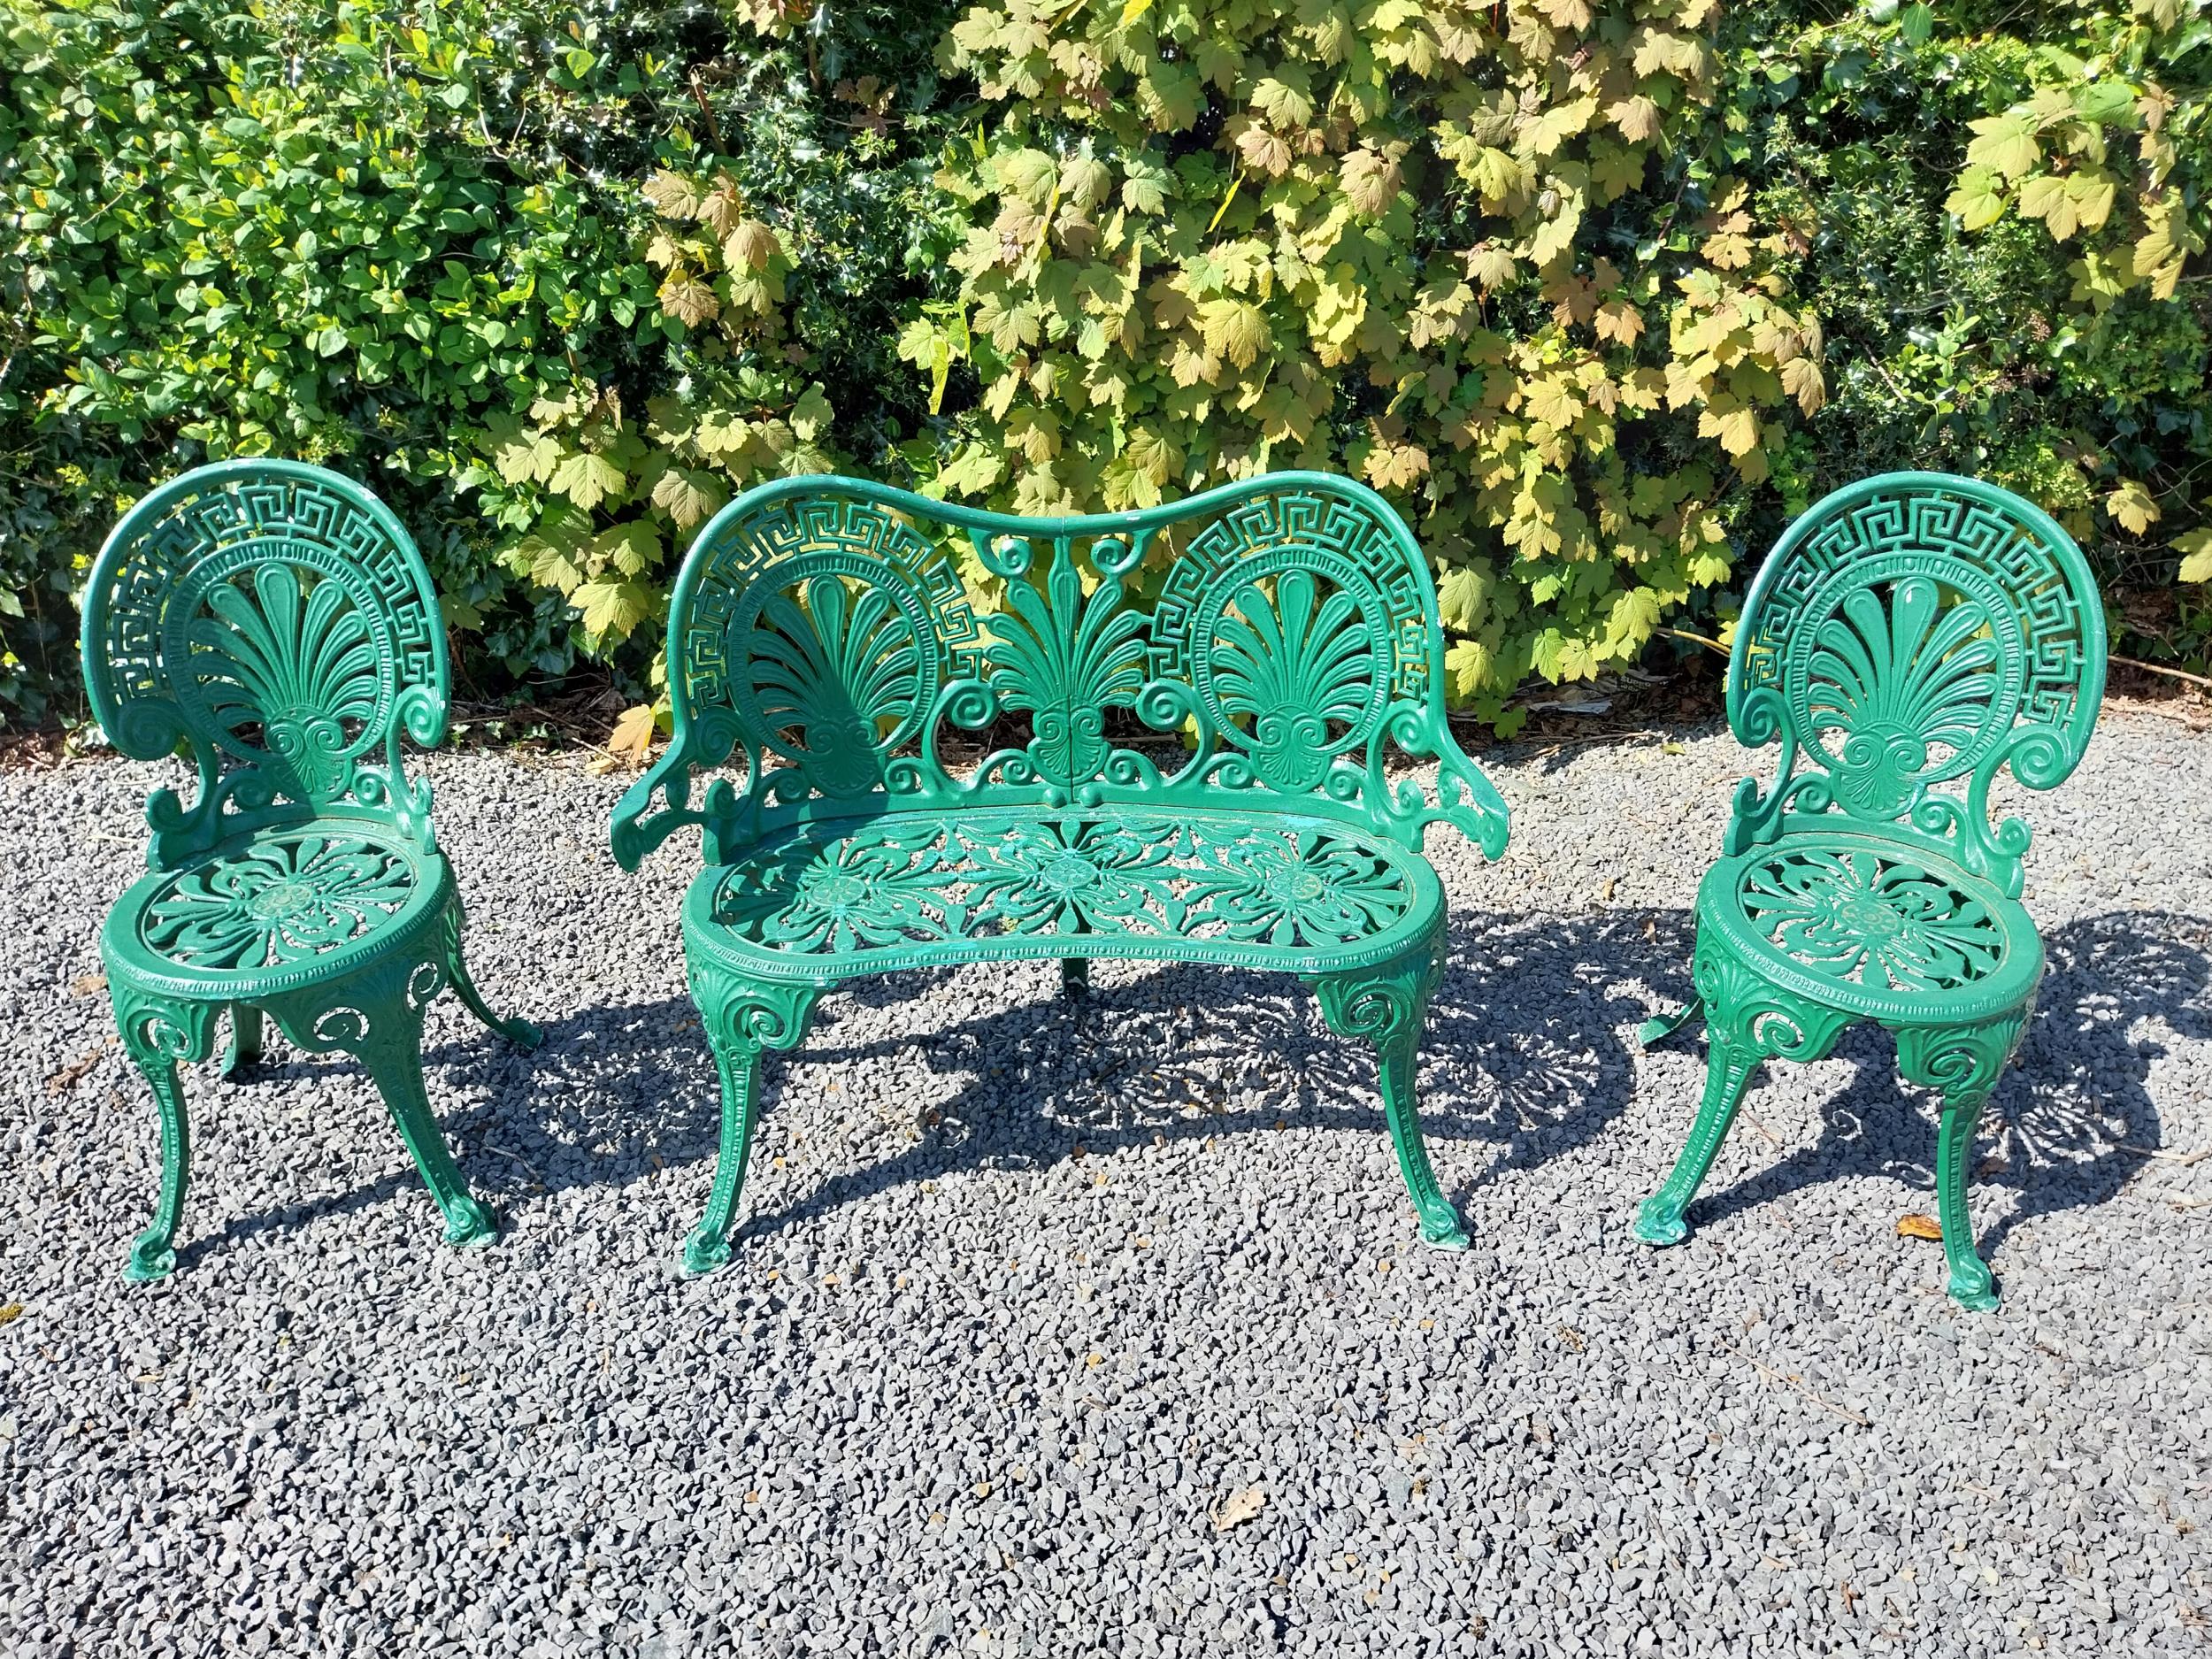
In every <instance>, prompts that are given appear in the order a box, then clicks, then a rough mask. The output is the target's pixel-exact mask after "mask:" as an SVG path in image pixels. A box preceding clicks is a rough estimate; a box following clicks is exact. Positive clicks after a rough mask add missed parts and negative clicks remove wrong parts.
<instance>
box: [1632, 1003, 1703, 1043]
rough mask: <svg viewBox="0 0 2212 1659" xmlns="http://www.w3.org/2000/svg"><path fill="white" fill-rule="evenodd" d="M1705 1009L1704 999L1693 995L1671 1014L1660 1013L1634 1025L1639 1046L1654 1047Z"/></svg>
mask: <svg viewBox="0 0 2212 1659" xmlns="http://www.w3.org/2000/svg"><path fill="white" fill-rule="evenodd" d="M1704 1011H1705V999H1704V998H1703V997H1701V996H1694V997H1692V998H1691V999H1690V1000H1689V1001H1688V1002H1686V1003H1684V1004H1683V1006H1682V1008H1681V1009H1680V1010H1678V1012H1675V1013H1672V1014H1661V1015H1658V1016H1657V1017H1655V1018H1651V1019H1647V1020H1646V1021H1645V1022H1644V1023H1643V1024H1642V1025H1639V1026H1637V1027H1636V1043H1637V1046H1638V1047H1639V1048H1657V1047H1658V1046H1659V1045H1660V1044H1661V1043H1663V1042H1664V1041H1666V1040H1667V1039H1668V1038H1670V1037H1671V1036H1673V1035H1674V1033H1676V1032H1678V1031H1680V1030H1681V1029H1682V1028H1683V1027H1684V1026H1685V1025H1688V1024H1689V1023H1690V1022H1691V1021H1692V1020H1694V1019H1695V1018H1697V1017H1698V1016H1699V1015H1701V1014H1702V1013H1703V1012H1704Z"/></svg>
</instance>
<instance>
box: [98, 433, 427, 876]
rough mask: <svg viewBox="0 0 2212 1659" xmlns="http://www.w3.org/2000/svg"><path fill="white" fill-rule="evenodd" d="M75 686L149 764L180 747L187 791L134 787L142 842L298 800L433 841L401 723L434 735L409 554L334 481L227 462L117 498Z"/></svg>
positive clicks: (244, 821)
mask: <svg viewBox="0 0 2212 1659" xmlns="http://www.w3.org/2000/svg"><path fill="white" fill-rule="evenodd" d="M83 649H84V670H85V684H86V686H87V687H88V689H89V691H90V694H91V698H92V709H93V712H94V714H95V715H96V717H97V718H98V719H99V722H100V725H101V726H102V727H103V729H104V730H105V731H106V733H107V734H108V736H109V738H110V739H111V741H113V742H114V744H115V746H116V747H117V748H118V749H121V750H122V751H123V752H124V753H125V754H127V755H130V756H133V757H135V758H138V759H141V760H151V759H155V758H157V757H160V756H163V755H166V754H168V753H170V752H171V751H173V749H175V748H176V747H177V745H178V744H179V743H180V742H181V743H184V744H188V746H189V747H190V749H191V751H192V755H193V757H194V759H195V761H196V763H197V765H198V769H199V774H200V788H199V794H198V796H197V798H196V801H195V802H194V803H193V805H192V806H191V808H190V809H189V810H186V809H185V808H184V807H183V806H182V805H181V803H180V802H179V801H178V799H177V796H176V795H175V792H174V791H173V790H166V789H165V790H163V791H161V792H160V793H159V794H158V795H156V796H155V797H154V799H153V800H152V801H151V802H150V803H148V808H147V817H148V820H149V822H150V823H151V824H152V826H153V827H154V831H155V836H154V849H153V858H154V862H155V863H156V864H157V865H166V864H174V863H176V862H177V861H179V860H180V859H181V858H185V857H188V856H192V855H193V854H196V853H198V852H201V851H204V850H205V849H208V848H209V847H211V846H213V845H214V844H215V843H216V842H217V841H220V840H221V839H222V838H223V837H224V836H226V835H227V834H232V833H238V832H239V831H241V830H244V829H249V828H251V827H252V826H254V825H256V824H257V823H262V822H267V821H271V820H273V819H277V818H283V817H285V816H288V815H289V816H299V815H302V814H303V813H320V812H325V811H329V810H335V811H338V812H342V813H351V814H355V815H365V816H370V817H375V818H381V819H384V820H387V821H389V822H392V823H395V824H396V825H398V826H400V827H401V828H402V829H403V830H405V831H407V832H408V833H412V834H414V835H416V836H418V837H419V839H420V840H421V841H422V842H423V844H424V845H426V846H428V845H432V844H433V843H432V842H431V840H430V826H429V790H428V787H427V786H416V785H411V784H410V782H409V780H408V779H407V776H406V772H405V771H404V769H403V765H402V762H401V756H400V734H401V733H403V732H404V733H406V734H407V735H408V736H409V737H411V738H412V739H414V741H417V742H419V743H422V744H426V745H427V744H434V743H436V742H437V741H439V739H440V738H441V737H442V736H443V735H444V732H445V718H446V695H447V675H446V646H445V627H444V624H443V620H442V617H441V615H440V613H439V610H438V600H437V594H436V591H435V590H434V588H433V587H432V586H431V581H430V573H429V572H428V571H427V570H426V568H425V567H424V565H423V562H422V556H421V554H420V553H419V552H418V551H417V550H416V549H415V544H414V542H413V541H412V540H411V538H410V537H409V536H408V534H407V532H406V531H405V530H404V529H403V528H402V527H401V526H400V523H399V520H398V519H396V518H394V517H393V516H392V514H391V512H390V511H388V509H387V508H386V507H385V506H384V504H383V503H381V502H380V501H378V500H377V498H376V497H375V496H374V495H371V494H370V493H369V492H368V491H367V490H365V489H364V488H361V486H359V485H358V484H356V483H354V482H353V481H352V480H350V479H347V478H342V477H341V476H340V475H339V474H337V473H335V472H328V471H326V470H325V469H324V468H322V467H319V466H309V465H303V464H302V463H299V462H294V461H270V460H256V461H226V462H221V463H219V464H217V465H212V466H204V467H200V468H197V469H196V470H194V471H192V472H187V473H185V474H184V475H183V476H181V477H180V478H177V479H173V480H171V481H170V482H168V483H166V484H165V485H163V486H162V487H161V488H158V489H157V490H155V491H154V492H153V493H152V494H151V495H148V496H147V497H146V498H145V499H144V500H143V501H142V502H140V503H138V504H137V505H136V506H135V507H134V508H132V509H131V511H129V512H127V513H126V514H125V515H124V517H123V519H122V522H121V523H119V524H118V525H117V526H115V530H114V533H113V534H111V535H110V536H109V537H108V539H107V542H106V545H105V546H104V547H103V548H102V549H100V557H99V558H98V560H97V561H96V563H95V564H94V565H93V568H92V579H91V582H90V584H89V586H88V588H87V589H86V593H85V597H84V631H83Z"/></svg>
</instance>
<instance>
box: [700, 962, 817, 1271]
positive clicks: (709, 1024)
mask: <svg viewBox="0 0 2212 1659" xmlns="http://www.w3.org/2000/svg"><path fill="white" fill-rule="evenodd" d="M818 995H820V991H819V987H815V986H810V985H790V984H783V983H778V982H773V981H766V980H758V979H748V978H746V977H745V976H744V975H742V974H737V973H732V972H728V971H727V970H726V969H723V968H721V967H719V966H718V965H717V964H712V963H707V964H700V963H697V962H695V963H693V964H692V967H691V996H692V1001H693V1002H695V1003H697V1004H698V1008H699V1020H700V1024H701V1025H703V1026H704V1027H705V1028H706V1033H707V1041H708V1043H709V1045H710V1047H711V1048H713V1050H714V1064H715V1070H716V1071H717V1072H718V1075H719V1077H720V1079H721V1084H722V1138H721V1144H720V1147H719V1148H718V1151H717V1153H716V1155H715V1164H714V1187H713V1188H712V1190H711V1191H710V1192H709V1193H708V1194H707V1208H706V1213H705V1214H704V1215H703V1216H702V1217H700V1218H699V1225H698V1226H697V1227H696V1228H695V1229H694V1230H693V1231H692V1234H691V1237H690V1238H689V1239H688V1240H686V1242H685V1245H684V1256H683V1267H684V1271H685V1272H687V1273H690V1274H700V1273H710V1272H712V1271H714V1270H715V1269H716V1268H718V1267H720V1266H721V1265H722V1264H723V1263H726V1262H727V1261H728V1260H729V1259H730V1221H731V1218H732V1217H733V1216H734V1215H735V1213H736V1210H737V1200H738V1196H739V1194H741V1192H742V1191H743V1190H744V1186H745V1163H746V1159H747V1158H748V1156H749V1155H750V1154H751V1151H752V1146H753V1125H754V1123H755V1121H756V1119H757V1118H758V1116H759V1112H760V1061H761V1056H762V1055H763V1054H764V1053H765V1052H766V1051H767V1050H769V1049H771V1048H777V1049H784V1048H794V1047H795V1046H796V1045H797V1043H798V1041H799V1039H800V1038H801V1037H802V1036H803V1034H804V1033H805V1031H806V1021H807V1016H808V1015H809V1014H810V1012H811V1011H812V1010H813V1007H814V1001H815V998H816V997H817V996H818Z"/></svg>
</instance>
